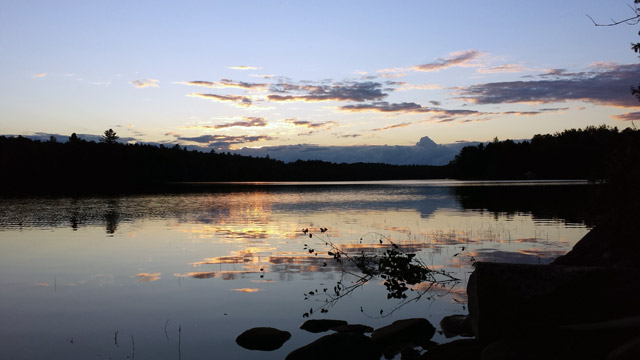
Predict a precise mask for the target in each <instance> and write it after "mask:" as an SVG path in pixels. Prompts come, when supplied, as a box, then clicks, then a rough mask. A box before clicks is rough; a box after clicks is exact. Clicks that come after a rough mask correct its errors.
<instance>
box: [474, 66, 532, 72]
mask: <svg viewBox="0 0 640 360" xmlns="http://www.w3.org/2000/svg"><path fill="white" fill-rule="evenodd" d="M477 71H478V72H479V73H482V74H496V73H517V72H521V71H524V67H523V66H522V65H519V64H505V65H500V66H494V67H490V68H482V69H478V70H477Z"/></svg>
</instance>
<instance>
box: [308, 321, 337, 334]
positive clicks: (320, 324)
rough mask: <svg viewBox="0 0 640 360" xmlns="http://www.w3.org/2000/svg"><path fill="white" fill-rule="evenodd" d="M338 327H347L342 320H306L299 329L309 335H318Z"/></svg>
mask: <svg viewBox="0 0 640 360" xmlns="http://www.w3.org/2000/svg"><path fill="white" fill-rule="evenodd" d="M340 325H347V322H346V321H344V320H329V319H319V320H315V319H314V320H307V321H305V322H304V324H302V325H301V326H300V329H302V330H306V331H308V332H311V333H319V332H324V331H328V330H330V329H331V328H334V327H336V326H340Z"/></svg>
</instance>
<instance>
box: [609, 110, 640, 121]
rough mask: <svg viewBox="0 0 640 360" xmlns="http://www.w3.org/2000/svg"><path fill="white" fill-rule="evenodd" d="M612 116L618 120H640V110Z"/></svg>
mask: <svg viewBox="0 0 640 360" xmlns="http://www.w3.org/2000/svg"><path fill="white" fill-rule="evenodd" d="M611 118H612V119H614V120H618V121H634V120H640V111H634V112H627V113H624V114H619V115H611Z"/></svg>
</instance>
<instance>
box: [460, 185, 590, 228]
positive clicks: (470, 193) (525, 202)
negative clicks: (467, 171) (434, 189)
mask: <svg viewBox="0 0 640 360" xmlns="http://www.w3.org/2000/svg"><path fill="white" fill-rule="evenodd" d="M450 189H451V193H452V195H454V196H455V197H456V200H458V202H459V203H460V205H462V207H463V208H464V209H467V210H487V211H490V212H492V213H496V214H498V213H508V214H516V213H531V215H532V216H533V218H534V219H535V218H538V219H561V220H564V221H565V222H566V223H583V222H587V223H588V222H589V220H590V218H591V217H592V215H591V214H590V212H591V209H592V208H593V196H592V193H593V192H594V186H593V185H575V186H566V185H557V186H556V185H526V186H525V185H523V186H500V185H496V186H457V187H452V188H450Z"/></svg>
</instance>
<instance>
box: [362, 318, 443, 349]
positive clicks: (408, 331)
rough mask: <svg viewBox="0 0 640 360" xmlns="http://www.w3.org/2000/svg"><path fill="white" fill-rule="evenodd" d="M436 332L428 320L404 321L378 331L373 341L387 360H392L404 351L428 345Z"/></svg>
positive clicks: (374, 333)
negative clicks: (388, 359)
mask: <svg viewBox="0 0 640 360" xmlns="http://www.w3.org/2000/svg"><path fill="white" fill-rule="evenodd" d="M435 332H436V329H435V328H434V327H433V325H431V323H430V322H429V320H427V319H422V318H416V319H404V320H398V321H394V322H393V323H392V324H391V325H387V326H384V327H381V328H379V329H376V330H375V331H374V332H373V334H371V340H372V341H373V342H374V343H375V344H376V345H378V346H380V348H381V349H383V353H384V356H385V357H386V358H392V357H393V356H395V355H396V354H398V353H399V352H401V351H402V350H404V349H409V348H414V347H416V346H421V345H423V344H426V343H427V342H428V341H429V340H430V339H431V338H432V337H433V335H434V334H435Z"/></svg>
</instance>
